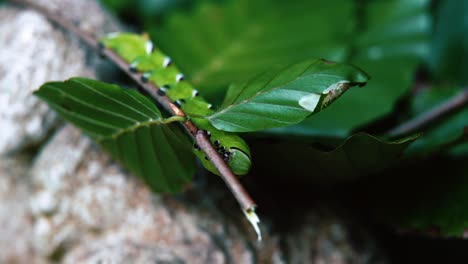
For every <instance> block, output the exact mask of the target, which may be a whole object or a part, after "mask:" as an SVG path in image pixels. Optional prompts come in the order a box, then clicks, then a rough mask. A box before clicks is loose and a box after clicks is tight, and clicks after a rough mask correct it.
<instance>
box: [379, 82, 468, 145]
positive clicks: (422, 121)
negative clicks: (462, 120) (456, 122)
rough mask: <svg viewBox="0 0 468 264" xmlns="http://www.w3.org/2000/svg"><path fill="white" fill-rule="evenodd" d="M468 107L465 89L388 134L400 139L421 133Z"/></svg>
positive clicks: (467, 89)
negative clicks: (400, 137)
mask: <svg viewBox="0 0 468 264" xmlns="http://www.w3.org/2000/svg"><path fill="white" fill-rule="evenodd" d="M466 106H468V88H465V89H463V90H462V91H461V92H460V93H459V94H457V95H455V96H453V97H452V98H450V99H448V100H447V101H445V102H443V103H441V104H440V105H438V106H436V107H434V108H432V109H431V110H429V111H427V112H425V113H423V114H421V115H419V116H417V117H415V118H414V119H411V120H409V121H408V122H405V123H403V124H401V125H399V126H397V127H395V128H393V129H391V130H390V131H388V132H387V133H386V134H387V135H388V136H390V137H399V136H404V135H408V134H411V133H415V132H420V131H421V130H424V129H425V128H427V127H429V126H432V125H434V124H436V123H437V122H439V121H441V120H443V119H444V118H445V117H447V116H450V115H452V114H454V113H456V112H458V111H460V110H461V109H463V108H464V107H466Z"/></svg>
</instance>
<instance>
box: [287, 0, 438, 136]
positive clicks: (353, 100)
mask: <svg viewBox="0 0 468 264" xmlns="http://www.w3.org/2000/svg"><path fill="white" fill-rule="evenodd" d="M368 2H369V4H368V5H367V6H366V7H365V13H364V14H365V15H364V22H363V23H365V24H364V26H363V28H364V30H363V31H362V32H358V33H357V34H356V35H355V36H354V37H353V39H356V43H354V44H353V46H354V48H353V49H354V50H355V52H353V53H351V54H350V55H349V57H350V58H351V59H350V60H349V61H348V62H350V63H352V64H354V65H357V66H359V67H360V68H362V69H364V70H365V71H366V72H367V73H368V74H369V75H370V76H371V77H372V79H371V80H370V81H369V83H368V84H367V85H366V88H365V89H351V90H350V91H349V92H348V93H346V96H344V97H343V98H341V99H340V100H338V101H337V102H336V103H335V104H334V105H333V107H331V108H329V109H327V110H326V111H323V112H321V113H319V114H317V115H314V116H312V117H311V118H309V119H306V120H305V121H304V122H303V123H300V124H298V125H296V126H293V127H290V128H288V129H285V130H282V131H281V132H282V133H288V134H296V135H309V136H335V137H342V138H343V137H347V136H348V135H349V134H350V133H351V132H352V131H353V130H355V129H356V128H359V127H362V126H363V125H365V124H367V123H369V122H372V121H375V120H376V119H377V118H380V117H382V116H385V115H387V114H389V113H391V112H392V111H393V109H394V107H395V103H396V101H397V100H398V99H399V98H400V97H401V96H403V95H404V94H405V93H407V92H408V90H409V88H411V86H412V83H413V80H414V73H415V70H416V68H417V66H418V64H419V63H420V62H421V61H422V58H424V57H426V56H427V54H428V49H429V47H428V46H429V45H428V37H429V30H430V16H429V11H428V4H429V2H430V1H427V0H421V1H407V0H388V1H368ZM323 23H326V22H325V21H324V22H323Z"/></svg>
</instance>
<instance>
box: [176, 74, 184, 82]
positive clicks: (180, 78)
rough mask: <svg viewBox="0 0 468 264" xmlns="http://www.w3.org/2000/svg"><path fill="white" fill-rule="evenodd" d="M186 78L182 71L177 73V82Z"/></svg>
mask: <svg viewBox="0 0 468 264" xmlns="http://www.w3.org/2000/svg"><path fill="white" fill-rule="evenodd" d="M184 78H185V77H184V75H183V74H182V73H179V74H177V75H176V81H177V82H180V81H182V80H183V79H184Z"/></svg>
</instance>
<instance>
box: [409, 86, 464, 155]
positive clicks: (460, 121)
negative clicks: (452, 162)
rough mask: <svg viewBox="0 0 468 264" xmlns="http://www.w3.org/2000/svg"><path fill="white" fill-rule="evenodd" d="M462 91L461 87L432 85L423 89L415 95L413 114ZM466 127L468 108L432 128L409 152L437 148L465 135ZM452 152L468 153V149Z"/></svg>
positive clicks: (424, 110) (432, 106)
mask: <svg viewBox="0 0 468 264" xmlns="http://www.w3.org/2000/svg"><path fill="white" fill-rule="evenodd" d="M460 92H461V91H460V89H457V88H455V87H432V88H429V89H425V90H422V91H421V92H419V93H418V94H417V95H416V96H414V97H413V102H412V109H411V111H412V116H413V117H415V116H418V115H420V114H422V113H424V112H426V111H428V110H430V109H432V108H434V107H435V106H437V105H439V104H441V103H442V102H445V101H446V100H448V99H450V98H451V97H453V96H455V95H457V94H458V93H460ZM466 127H468V109H465V110H461V111H459V112H458V113H456V114H454V115H452V116H450V117H448V118H446V119H444V120H443V121H441V122H439V123H438V124H436V125H435V126H434V127H432V128H430V129H429V130H428V131H427V132H426V133H424V136H423V137H421V139H419V140H418V141H417V142H415V143H414V144H413V145H412V146H411V147H410V148H409V149H408V154H410V155H411V154H423V153H430V152H432V151H434V150H437V149H438V148H440V147H443V146H444V145H445V144H448V143H450V142H454V141H456V140H457V139H459V138H460V137H461V136H462V135H464V133H465V132H464V129H465V128H466ZM457 149H458V148H457ZM454 150H455V149H454ZM452 152H454V153H458V155H460V154H463V153H468V151H466V150H463V151H462V150H461V149H458V150H457V151H452Z"/></svg>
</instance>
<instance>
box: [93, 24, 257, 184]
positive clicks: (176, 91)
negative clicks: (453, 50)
mask: <svg viewBox="0 0 468 264" xmlns="http://www.w3.org/2000/svg"><path fill="white" fill-rule="evenodd" d="M100 45H101V46H102V47H103V48H108V49H111V50H113V51H114V52H116V53H117V54H119V55H120V56H121V57H122V58H123V59H124V60H125V61H127V62H129V63H130V70H131V71H132V72H140V73H142V74H143V75H142V77H141V78H142V81H143V82H148V81H149V82H152V83H153V84H155V85H156V86H158V87H159V90H158V94H160V95H166V96H167V97H169V98H170V99H171V100H172V101H173V102H174V104H176V105H178V106H179V107H180V108H181V109H182V110H183V111H184V112H185V114H186V115H187V117H188V118H190V120H191V121H192V122H193V123H194V124H195V125H196V126H197V127H198V128H199V129H203V130H205V131H207V134H208V135H209V136H210V140H211V143H212V144H213V145H214V146H215V147H216V149H217V150H218V152H219V154H220V155H222V157H223V159H224V160H225V161H226V162H227V163H228V165H229V167H230V168H231V169H232V171H233V173H234V174H236V175H244V174H246V173H247V172H248V171H249V168H250V165H251V155H250V150H249V147H248V146H247V144H246V143H245V141H244V140H243V139H242V138H240V137H239V136H237V135H236V134H233V133H229V132H224V131H221V130H218V129H216V128H215V127H214V126H212V125H211V123H210V122H209V121H207V120H206V119H205V118H204V116H207V115H209V114H211V113H213V107H212V105H211V104H210V103H208V102H206V101H205V100H204V99H203V97H202V96H200V95H199V92H198V91H197V90H196V89H195V88H194V87H193V86H192V85H191V84H190V83H189V82H187V81H185V79H184V75H183V74H182V73H181V72H180V71H179V69H178V68H177V67H176V66H175V65H174V64H173V63H172V61H171V59H170V58H169V57H168V56H167V55H165V54H164V53H163V52H161V51H160V50H159V49H156V48H155V47H154V45H153V43H152V42H151V40H149V38H148V36H146V35H138V34H133V33H112V34H109V35H107V36H106V37H104V38H102V39H101V40H100ZM194 153H195V154H196V155H197V156H198V158H199V159H200V160H201V162H202V164H203V166H204V167H205V168H206V169H208V170H209V171H211V172H213V173H215V174H219V173H218V171H217V170H216V168H215V167H214V165H213V164H212V163H211V162H210V161H209V160H208V159H207V158H206V156H205V155H204V153H203V152H202V151H201V150H200V149H199V148H198V146H197V145H196V144H195V145H194Z"/></svg>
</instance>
